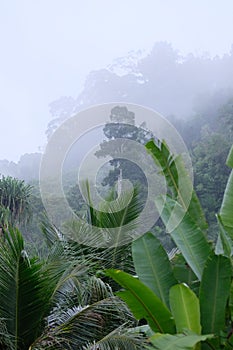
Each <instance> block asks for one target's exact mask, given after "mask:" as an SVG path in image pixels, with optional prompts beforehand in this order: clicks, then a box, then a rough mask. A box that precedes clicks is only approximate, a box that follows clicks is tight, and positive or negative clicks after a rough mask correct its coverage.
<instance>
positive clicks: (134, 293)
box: [106, 270, 175, 334]
mask: <svg viewBox="0 0 233 350" xmlns="http://www.w3.org/2000/svg"><path fill="white" fill-rule="evenodd" d="M106 275H107V276H110V277H112V278H113V279H114V280H115V281H116V282H117V283H118V284H120V285H121V286H122V287H123V288H124V289H125V290H123V291H120V292H117V295H118V296H119V297H120V298H121V299H123V300H124V301H125V302H126V303H127V305H128V307H129V308H130V310H131V311H132V313H133V314H134V316H135V318H136V319H138V320H140V319H143V318H144V319H146V320H147V322H148V324H149V326H150V327H151V329H152V330H153V331H154V332H158V331H159V332H161V333H165V332H167V333H171V334H173V333H174V332H175V324H174V320H173V319H172V315H171V313H170V311H169V310H168V309H167V307H166V306H165V305H164V304H163V303H162V302H161V300H160V299H159V298H158V297H157V295H155V294H154V293H153V291H152V290H150V288H148V287H147V286H146V285H145V284H143V283H142V282H141V281H139V280H138V279H137V278H135V277H133V276H131V275H129V274H127V273H126V272H123V271H120V270H107V271H106Z"/></svg>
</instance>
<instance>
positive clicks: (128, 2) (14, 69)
mask: <svg viewBox="0 0 233 350" xmlns="http://www.w3.org/2000/svg"><path fill="white" fill-rule="evenodd" d="M232 14H233V1H232V0H222V1H220V0H205V1H203V0H92V1H91V0H37V1H36V0H0V44H1V46H0V48H1V54H0V96H1V99H0V118H1V124H0V130H1V136H0V159H4V158H7V159H9V160H15V161H16V160H18V159H19V157H20V155H22V154H23V153H26V152H36V151H38V146H41V145H43V144H44V142H45V136H44V132H45V130H46V126H47V123H48V121H49V120H50V115H49V109H48V104H49V103H50V102H52V101H53V100H55V99H57V98H59V97H60V96H63V95H68V96H69V95H70V96H73V97H76V96H77V95H78V93H79V92H80V90H81V88H82V85H83V83H84V80H85V76H86V75H87V74H88V72H89V71H90V70H93V69H99V68H102V67H105V66H106V65H108V64H110V63H111V62H112V61H113V59H114V58H117V57H119V56H124V55H126V54H127V53H128V52H129V51H131V50H138V49H146V50H148V49H150V48H152V46H153V44H154V43H155V42H156V41H161V40H166V41H168V42H171V43H172V45H173V47H174V48H175V49H178V50H179V51H180V52H181V53H183V54H186V53H188V52H193V53H196V54H202V53H203V52H209V53H210V54H211V55H212V56H214V55H216V54H220V55H221V54H223V53H227V52H229V51H230V48H231V44H232V43H233V21H232Z"/></svg>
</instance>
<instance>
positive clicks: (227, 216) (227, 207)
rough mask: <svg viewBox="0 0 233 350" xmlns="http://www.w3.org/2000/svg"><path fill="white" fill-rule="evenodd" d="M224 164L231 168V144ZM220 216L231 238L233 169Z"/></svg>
mask: <svg viewBox="0 0 233 350" xmlns="http://www.w3.org/2000/svg"><path fill="white" fill-rule="evenodd" d="M226 164H227V165H228V166H229V167H230V168H232V169H233V146H232V148H231V150H230V153H229V155H228V158H227V162H226ZM220 216H221V219H222V223H223V225H224V228H225V230H226V231H227V232H228V234H229V235H230V238H231V239H233V170H232V171H231V174H230V176H229V178H228V182H227V186H226V189H225V192H224V196H223V201H222V206H221V209H220Z"/></svg>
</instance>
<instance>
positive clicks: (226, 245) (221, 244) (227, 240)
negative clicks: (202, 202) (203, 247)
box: [215, 215, 233, 257]
mask: <svg viewBox="0 0 233 350" xmlns="http://www.w3.org/2000/svg"><path fill="white" fill-rule="evenodd" d="M217 220H218V224H219V229H220V231H219V234H218V238H217V243H216V247H215V254H216V255H218V254H222V255H225V256H228V257H231V256H232V254H233V242H232V239H231V237H230V235H229V234H228V232H227V231H226V230H225V228H224V226H223V223H222V219H221V216H220V215H217Z"/></svg>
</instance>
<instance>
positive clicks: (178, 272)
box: [172, 254, 200, 294]
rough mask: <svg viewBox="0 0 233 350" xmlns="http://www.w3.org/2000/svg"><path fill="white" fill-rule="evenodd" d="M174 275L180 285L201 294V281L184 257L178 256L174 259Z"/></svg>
mask: <svg viewBox="0 0 233 350" xmlns="http://www.w3.org/2000/svg"><path fill="white" fill-rule="evenodd" d="M172 264H173V273H174V276H175V278H176V279H177V281H178V282H179V283H185V284H187V285H188V286H189V287H190V288H191V289H192V290H193V291H194V292H195V293H196V294H197V293H198V292H199V284H200V282H199V280H198V279H197V276H196V275H195V274H194V272H193V270H192V269H191V268H190V266H189V265H188V264H187V263H186V261H185V259H184V257H183V255H181V254H177V255H175V257H174V258H173V259H172Z"/></svg>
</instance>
